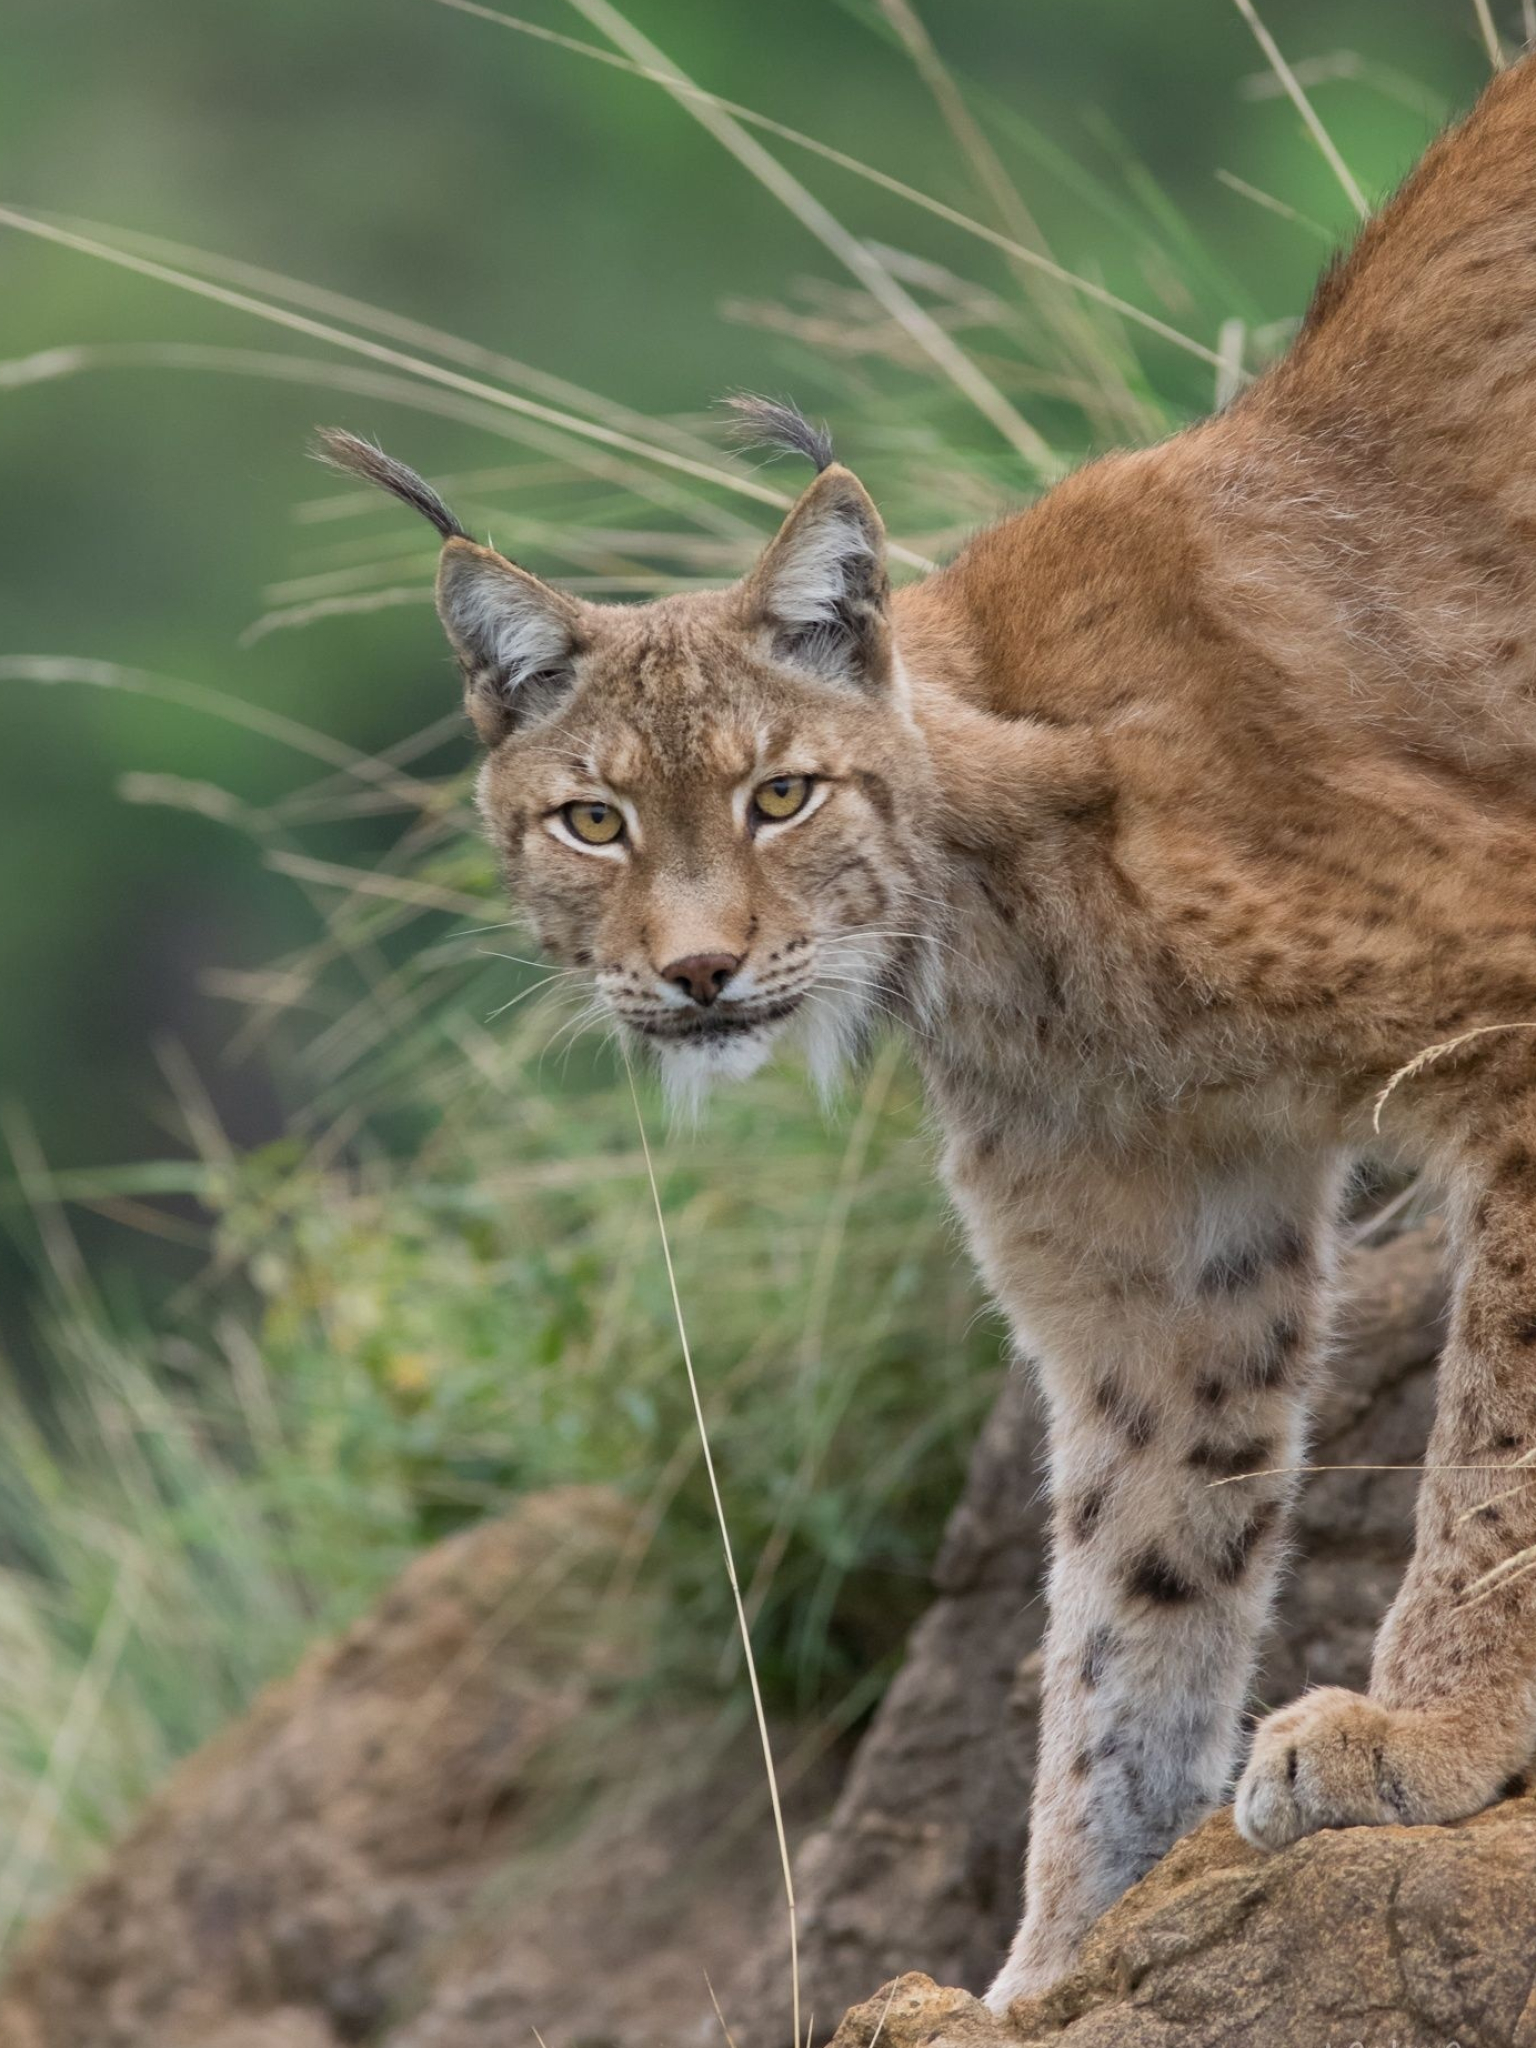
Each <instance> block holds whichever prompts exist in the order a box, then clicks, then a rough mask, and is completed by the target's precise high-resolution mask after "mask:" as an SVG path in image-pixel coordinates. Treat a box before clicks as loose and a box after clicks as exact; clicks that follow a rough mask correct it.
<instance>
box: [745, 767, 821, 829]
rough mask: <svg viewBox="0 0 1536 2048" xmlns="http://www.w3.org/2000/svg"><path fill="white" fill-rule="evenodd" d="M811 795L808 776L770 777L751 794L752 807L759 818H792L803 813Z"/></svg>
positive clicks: (774, 819)
mask: <svg viewBox="0 0 1536 2048" xmlns="http://www.w3.org/2000/svg"><path fill="white" fill-rule="evenodd" d="M810 793H811V778H810V777H809V775H771V776H770V777H769V778H768V780H767V781H766V782H760V783H759V784H758V785H757V788H756V789H755V790H753V792H752V807H753V809H754V810H755V811H756V812H757V815H758V816H759V817H760V818H769V819H772V820H773V821H774V822H775V823H777V822H778V821H779V819H781V818H792V817H794V815H795V813H796V812H797V811H803V810H804V809H805V805H806V799H807V798H808V797H809V796H810Z"/></svg>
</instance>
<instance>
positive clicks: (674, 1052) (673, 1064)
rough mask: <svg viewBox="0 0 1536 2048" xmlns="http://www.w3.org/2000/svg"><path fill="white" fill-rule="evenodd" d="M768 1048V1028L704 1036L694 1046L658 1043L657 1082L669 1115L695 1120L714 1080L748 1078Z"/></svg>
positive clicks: (685, 1121) (759, 1064)
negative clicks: (742, 1034)
mask: <svg viewBox="0 0 1536 2048" xmlns="http://www.w3.org/2000/svg"><path fill="white" fill-rule="evenodd" d="M772 1051H773V1035H772V1033H771V1032H768V1031H761V1032H753V1033H752V1035H751V1036H750V1037H741V1038H722V1039H721V1040H720V1041H719V1042H718V1043H711V1042H710V1041H709V1040H708V1039H705V1040H703V1041H701V1042H700V1043H698V1044H695V1045H661V1046H658V1047H657V1048H656V1054H657V1058H658V1060H659V1062H660V1065H661V1085H662V1088H663V1089H664V1090H665V1092H666V1097H667V1104H668V1107H669V1108H670V1109H671V1111H672V1114H673V1116H674V1117H675V1118H677V1120H678V1121H679V1122H683V1123H697V1121H698V1119H699V1117H700V1115H701V1114H702V1112H703V1109H704V1105H705V1103H706V1102H707V1101H708V1100H709V1091H710V1089H711V1088H713V1086H714V1085H715V1083H716V1082H717V1081H746V1080H749V1079H750V1078H751V1076H752V1075H753V1074H755V1073H756V1072H757V1070H758V1069H759V1067H761V1066H763V1065H764V1064H765V1062H766V1061H767V1059H768V1056H769V1054H770V1053H771V1052H772Z"/></svg>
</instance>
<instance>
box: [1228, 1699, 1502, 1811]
mask: <svg viewBox="0 0 1536 2048" xmlns="http://www.w3.org/2000/svg"><path fill="white" fill-rule="evenodd" d="M1513 1768H1515V1762H1514V1761H1512V1760H1509V1759H1504V1758H1499V1759H1493V1760H1490V1759H1489V1758H1488V1757H1487V1756H1486V1754H1484V1755H1481V1756H1480V1755H1478V1754H1477V1746H1476V1745H1474V1743H1472V1742H1471V1741H1470V1740H1469V1739H1468V1737H1467V1733H1466V1730H1465V1728H1464V1727H1458V1726H1457V1725H1456V1723H1455V1722H1454V1721H1453V1720H1452V1718H1451V1717H1450V1716H1449V1715H1445V1716H1439V1715H1431V1714H1427V1713H1420V1712H1416V1711H1413V1710H1399V1709H1394V1708H1391V1707H1383V1706H1378V1705H1377V1703H1376V1702H1375V1701H1374V1700H1370V1699H1366V1698H1364V1697H1363V1696H1362V1695H1361V1694H1359V1693H1354V1692H1345V1691H1343V1690H1342V1689H1341V1688H1340V1687H1338V1686H1325V1687H1322V1688H1320V1689H1319V1690H1318V1691H1317V1692H1309V1693H1307V1694H1306V1695H1305V1696H1304V1697H1303V1698H1301V1699H1299V1700H1296V1701H1294V1702H1293V1703H1292V1704H1291V1705H1290V1706H1288V1707H1282V1708H1281V1710H1280V1711H1279V1713H1277V1714H1271V1715H1270V1717H1269V1719H1268V1720H1267V1721H1264V1722H1263V1723H1262V1724H1261V1725H1260V1727H1259V1729H1258V1732H1257V1734H1256V1735H1255V1736H1254V1741H1253V1753H1252V1755H1251V1756H1250V1757H1249V1759H1248V1767H1247V1769H1246V1770H1245V1771H1244V1772H1243V1775H1242V1780H1241V1782H1240V1783H1239V1785H1238V1788H1237V1802H1236V1808H1235V1818H1236V1821H1237V1826H1238V1830H1239V1832H1240V1833H1241V1834H1242V1835H1243V1836H1244V1837H1245V1838H1246V1839H1247V1840H1248V1841H1250V1842H1252V1843H1253V1845H1254V1847H1255V1848H1258V1849H1282V1848H1284V1847H1285V1845H1286V1844H1287V1843H1288V1842H1294V1841H1296V1840H1298V1839H1299V1837H1301V1836H1302V1835H1309V1834H1312V1833H1313V1832H1314V1831H1315V1830H1316V1829H1318V1828H1349V1827H1381V1826H1384V1825H1386V1824H1387V1823H1389V1822H1396V1823H1398V1824H1399V1825H1406V1826H1410V1827H1412V1826H1423V1825H1425V1824H1426V1823H1428V1822H1432V1821H1446V1820H1460V1819H1461V1818H1462V1817H1463V1816H1464V1815H1466V1814H1469V1813H1476V1812H1477V1811H1478V1810H1479V1809H1480V1808H1481V1807H1484V1806H1486V1805H1488V1804H1489V1802H1490V1801H1491V1800H1493V1799H1496V1798H1497V1797H1498V1795H1499V1790H1500V1788H1501V1786H1502V1784H1503V1782H1504V1780H1505V1778H1506V1777H1507V1776H1508V1775H1509V1772H1510V1770H1511V1769H1513Z"/></svg>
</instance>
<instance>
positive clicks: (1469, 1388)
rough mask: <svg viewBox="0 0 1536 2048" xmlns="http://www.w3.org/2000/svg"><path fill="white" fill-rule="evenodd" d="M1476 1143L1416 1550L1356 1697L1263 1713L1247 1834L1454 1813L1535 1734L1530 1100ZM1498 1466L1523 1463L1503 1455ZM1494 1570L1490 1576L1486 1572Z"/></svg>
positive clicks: (1246, 1797)
mask: <svg viewBox="0 0 1536 2048" xmlns="http://www.w3.org/2000/svg"><path fill="white" fill-rule="evenodd" d="M1527 1122H1528V1125H1529V1128H1528V1131H1527V1135H1526V1137H1525V1138H1524V1139H1522V1138H1520V1137H1519V1136H1510V1135H1507V1133H1506V1135H1504V1136H1502V1137H1501V1138H1500V1139H1499V1140H1497V1141H1496V1142H1495V1143H1494V1144H1493V1146H1492V1147H1491V1148H1489V1149H1487V1150H1486V1151H1483V1152H1481V1153H1480V1155H1479V1157H1478V1160H1477V1178H1478V1183H1479V1185H1478V1186H1477V1187H1476V1188H1475V1189H1474V1190H1473V1191H1472V1192H1471V1193H1470V1194H1467V1195H1466V1196H1465V1197H1464V1198H1463V1199H1462V1200H1460V1201H1459V1202H1458V1205H1457V1214H1456V1216H1455V1219H1454V1220H1455V1224H1456V1240H1457V1244H1458V1249H1459V1252H1460V1264H1461V1270H1460V1273H1459V1276H1458V1282H1457V1289H1456V1298H1455V1302H1454V1306H1453V1310H1452V1316H1451V1325H1450V1332H1449V1336H1448V1339H1447V1343H1446V1348H1445V1353H1444V1356H1443V1358H1442V1360H1441V1364H1440V1373H1439V1384H1438V1388H1437V1399H1436V1418H1435V1426H1434V1430H1433V1432H1432V1434H1431V1437H1430V1443H1429V1451H1428V1455H1427V1458H1426V1468H1427V1469H1426V1471H1425V1474H1424V1478H1423V1480H1422V1482H1421V1484H1420V1489H1419V1501H1418V1512H1417V1518H1416V1520H1417V1527H1416V1535H1415V1547H1414V1555H1413V1561H1412V1563H1411V1565H1410V1566H1409V1569H1408V1573H1407V1576H1406V1577H1405V1579H1404V1581H1403V1585H1402V1589H1401V1591H1400V1592H1399V1594H1398V1596H1397V1599H1396V1600H1395V1602H1394V1603H1393V1606H1392V1610H1391V1613H1390V1614H1389V1615H1388V1617H1387V1620H1386V1623H1385V1625H1384V1627H1383V1629H1382V1631H1381V1635H1380V1636H1379V1638H1378V1640H1377V1644H1376V1656H1375V1661H1374V1665H1373V1669H1372V1673H1371V1688H1370V1696H1369V1698H1365V1697H1362V1696H1360V1695H1358V1694H1355V1693H1350V1692H1345V1691H1342V1690H1340V1689H1338V1688H1336V1687H1329V1688H1327V1689H1325V1690H1322V1691H1318V1692H1314V1693H1309V1694H1306V1695H1304V1696H1303V1697H1302V1698H1301V1699H1299V1700H1297V1701H1295V1702H1294V1703H1293V1704H1292V1705H1291V1706H1289V1707H1285V1708H1283V1709H1281V1711H1280V1712H1279V1713H1277V1714H1274V1715H1272V1716H1271V1717H1270V1718H1269V1719H1268V1720H1267V1721H1265V1722H1264V1723H1263V1724H1262V1725H1261V1727H1260V1728H1259V1731H1258V1733H1257V1735H1256V1737H1255V1740H1254V1746H1253V1754H1252V1757H1251V1759H1250V1761H1249V1763H1248V1767H1247V1769H1246V1771H1245V1772H1244V1774H1243V1780H1242V1784H1241V1786H1240V1787H1239V1790H1238V1797H1237V1816H1236V1817H1237V1824H1238V1826H1239V1828H1241V1830H1242V1832H1243V1833H1244V1834H1245V1835H1246V1836H1247V1837H1248V1839H1249V1840H1250V1841H1251V1842H1254V1843H1256V1844H1258V1845H1259V1846H1261V1847H1266V1848H1278V1847H1280V1846H1282V1845H1283V1844H1284V1843H1287V1842H1291V1841H1294V1840H1295V1839H1296V1838H1297V1837H1298V1836H1299V1835H1303V1834H1307V1833H1310V1832H1311V1831H1312V1830H1314V1829H1317V1828H1327V1827H1349V1826H1359V1825H1368V1824H1373V1823H1381V1822H1391V1821H1397V1822H1406V1823H1410V1824H1415V1823H1426V1822H1432V1821H1446V1820H1457V1819H1460V1818H1461V1817H1462V1816H1464V1815H1466V1814H1469V1813H1475V1812H1477V1811H1478V1810H1479V1809H1480V1808H1481V1807H1484V1806H1487V1805H1488V1804H1490V1802H1491V1801H1493V1800H1494V1799H1496V1798H1497V1797H1498V1796H1499V1794H1500V1792H1501V1791H1502V1790H1503V1789H1504V1788H1505V1787H1506V1786H1507V1784H1508V1783H1509V1781H1510V1780H1511V1779H1512V1778H1513V1777H1515V1776H1516V1775H1517V1774H1518V1773H1520V1772H1521V1771H1523V1770H1524V1768H1525V1766H1526V1764H1527V1763H1528V1762H1529V1760H1530V1757H1531V1754H1532V1750H1533V1747H1536V1711H1533V1710H1536V1575H1532V1574H1531V1573H1529V1572H1526V1571H1522V1570H1520V1569H1519V1568H1518V1566H1513V1563H1512V1561H1513V1560H1515V1559H1516V1558H1518V1557H1519V1555H1520V1553H1521V1552H1522V1551H1525V1550H1527V1549H1528V1548H1529V1547H1530V1546H1532V1545H1533V1544H1536V1471H1529V1470H1528V1469H1527V1468H1524V1467H1522V1465H1521V1461H1522V1460H1524V1459H1526V1458H1531V1459H1533V1460H1536V1118H1533V1119H1527ZM1510 1467H1519V1468H1521V1469H1517V1470H1509V1469H1508V1468H1510ZM1490 1575H1491V1576H1490Z"/></svg>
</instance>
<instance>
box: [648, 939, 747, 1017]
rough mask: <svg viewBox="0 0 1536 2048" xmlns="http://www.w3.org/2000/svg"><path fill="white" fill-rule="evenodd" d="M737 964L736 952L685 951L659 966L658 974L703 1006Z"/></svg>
mask: <svg viewBox="0 0 1536 2048" xmlns="http://www.w3.org/2000/svg"><path fill="white" fill-rule="evenodd" d="M740 965H741V955H740V954H739V953H687V954H685V955H684V956H683V958H682V959H681V960H674V961H673V962H672V963H671V965H670V966H669V967H663V969H662V970H661V978H662V980H663V981H670V982H671V984H672V986H673V987H674V988H680V989H681V990H682V991H683V994H684V995H686V996H692V998H693V1000H694V1001H695V1002H696V1003H699V1004H701V1005H702V1006H703V1007H704V1008H705V1009H706V1010H707V1009H708V1008H709V1006H710V1004H711V1003H712V1002H713V1001H714V1000H715V997H716V996H717V995H719V993H720V992H721V990H722V989H723V988H724V987H725V984H726V983H727V982H728V981H729V980H730V978H731V976H732V975H733V974H734V973H735V972H736V970H737V968H738V967H739V966H740Z"/></svg>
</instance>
